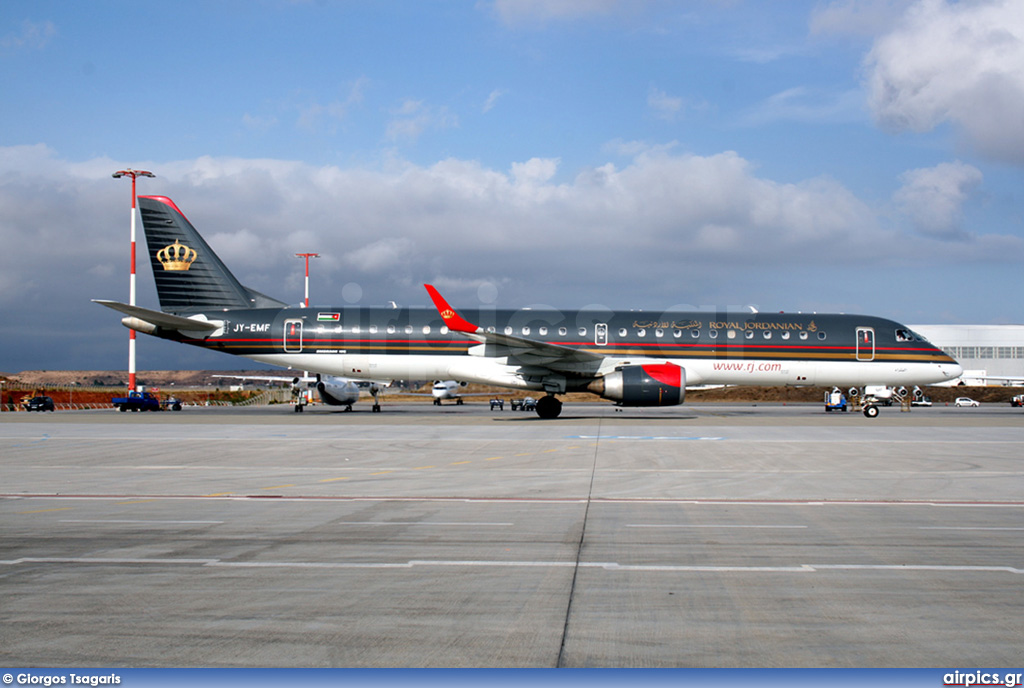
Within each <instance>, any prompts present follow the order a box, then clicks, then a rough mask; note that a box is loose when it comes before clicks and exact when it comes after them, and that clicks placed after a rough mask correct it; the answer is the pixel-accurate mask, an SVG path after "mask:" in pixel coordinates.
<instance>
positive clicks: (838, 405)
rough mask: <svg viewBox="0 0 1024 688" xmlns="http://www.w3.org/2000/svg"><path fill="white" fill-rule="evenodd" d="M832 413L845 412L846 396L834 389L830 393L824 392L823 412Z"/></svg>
mask: <svg viewBox="0 0 1024 688" xmlns="http://www.w3.org/2000/svg"><path fill="white" fill-rule="evenodd" d="M832 411H842V412H844V413H845V412H846V395H845V394H843V393H842V392H840V391H839V390H838V389H836V388H835V387H833V388H832V391H831V392H825V412H826V413H831V412H832Z"/></svg>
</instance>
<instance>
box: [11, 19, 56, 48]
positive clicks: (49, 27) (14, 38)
mask: <svg viewBox="0 0 1024 688" xmlns="http://www.w3.org/2000/svg"><path fill="white" fill-rule="evenodd" d="M56 35H57V27H56V26H55V25H54V23H53V22H51V21H42V22H34V21H30V20H28V19H26V20H25V21H23V22H21V29H20V31H15V32H11V33H8V34H6V35H5V36H3V37H2V38H0V48H3V49H7V50H20V49H26V50H40V49H42V48H45V47H46V44H47V43H49V42H50V39H51V38H53V37H54V36H56Z"/></svg>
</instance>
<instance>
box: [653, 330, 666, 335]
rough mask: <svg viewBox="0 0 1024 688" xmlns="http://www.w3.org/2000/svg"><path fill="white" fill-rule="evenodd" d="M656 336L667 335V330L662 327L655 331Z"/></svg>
mask: <svg viewBox="0 0 1024 688" xmlns="http://www.w3.org/2000/svg"><path fill="white" fill-rule="evenodd" d="M654 336H655V337H664V336H665V330H662V329H657V330H655V331H654Z"/></svg>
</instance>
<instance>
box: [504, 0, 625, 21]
mask: <svg viewBox="0 0 1024 688" xmlns="http://www.w3.org/2000/svg"><path fill="white" fill-rule="evenodd" d="M621 4H623V3H622V0H494V10H495V12H497V14H498V16H499V17H500V18H501V20H502V21H503V22H504V23H506V24H521V23H524V22H530V21H541V22H545V21H549V20H553V19H578V18H580V17H587V16H592V15H604V14H608V13H609V12H611V11H612V10H613V9H615V7H616V6H617V5H621Z"/></svg>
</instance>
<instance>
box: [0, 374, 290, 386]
mask: <svg viewBox="0 0 1024 688" xmlns="http://www.w3.org/2000/svg"><path fill="white" fill-rule="evenodd" d="M288 374H289V371H287V370H281V371H268V370H140V371H138V372H137V373H136V379H137V381H138V383H139V384H140V385H150V386H153V387H166V386H169V385H174V386H175V387H202V386H205V385H209V384H215V385H220V386H227V385H229V384H232V381H231V380H219V379H214V378H213V376H214V375H280V376H282V377H285V376H287V375H288ZM2 377H6V378H7V379H9V380H11V381H13V382H17V383H21V384H24V385H37V386H63V385H81V386H82V387H96V386H112V387H119V386H124V385H127V384H128V373H127V372H125V371H123V370H23V371H21V372H20V373H11V374H4V375H3V376H2Z"/></svg>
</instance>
